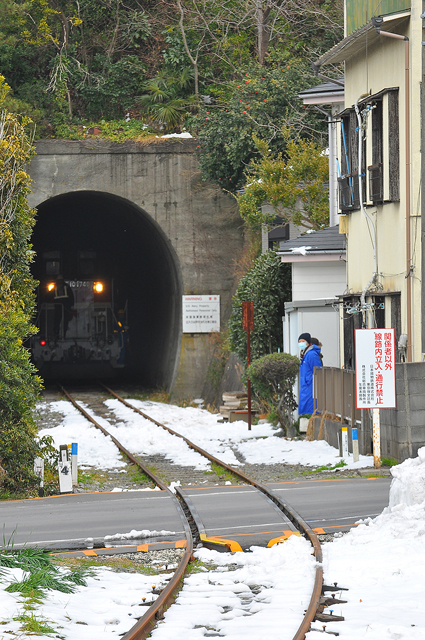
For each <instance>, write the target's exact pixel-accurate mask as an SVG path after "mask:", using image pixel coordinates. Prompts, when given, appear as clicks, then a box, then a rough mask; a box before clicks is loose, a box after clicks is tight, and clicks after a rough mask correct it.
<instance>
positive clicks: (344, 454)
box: [341, 426, 348, 458]
mask: <svg viewBox="0 0 425 640" xmlns="http://www.w3.org/2000/svg"><path fill="white" fill-rule="evenodd" d="M341 440H342V457H343V458H348V428H347V427H346V426H345V427H344V426H342V427H341Z"/></svg>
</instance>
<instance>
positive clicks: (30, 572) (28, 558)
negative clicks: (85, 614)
mask: <svg viewBox="0 0 425 640" xmlns="http://www.w3.org/2000/svg"><path fill="white" fill-rule="evenodd" d="M6 568H9V569H12V568H18V569H22V570H23V571H25V575H24V577H23V579H22V580H14V581H13V582H11V583H10V585H9V586H8V587H6V591H8V592H9V593H21V594H22V595H23V596H24V597H28V598H31V599H34V598H39V597H41V596H42V595H43V593H44V591H49V590H50V591H61V592H62V593H74V592H75V590H76V589H77V587H80V586H81V587H83V586H86V578H87V577H88V575H91V572H89V571H87V570H85V569H77V570H75V571H71V572H68V573H65V572H63V571H61V570H60V569H59V568H58V567H56V566H55V565H54V564H53V562H52V560H51V558H50V557H49V556H48V555H47V554H46V553H45V552H44V551H43V550H42V549H41V550H40V549H34V548H31V547H24V548H23V549H19V550H16V551H15V550H14V549H12V550H10V549H5V548H3V549H1V551H0V571H1V570H2V569H3V574H4V570H5V569H6Z"/></svg>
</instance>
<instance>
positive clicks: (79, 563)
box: [55, 556, 164, 576]
mask: <svg viewBox="0 0 425 640" xmlns="http://www.w3.org/2000/svg"><path fill="white" fill-rule="evenodd" d="M55 564H58V565H59V566H63V567H67V568H70V569H73V570H74V571H75V570H84V571H85V570H90V569H93V568H94V567H108V568H110V569H112V570H113V571H115V572H116V573H141V574H142V575H147V576H156V575H159V574H160V573H161V574H162V573H164V570H161V571H160V570H159V568H158V569H157V568H155V567H153V566H151V565H145V564H141V563H138V562H137V563H136V562H134V561H133V560H130V559H128V558H122V557H121V558H111V557H108V556H98V557H97V558H94V557H93V558H57V559H55Z"/></svg>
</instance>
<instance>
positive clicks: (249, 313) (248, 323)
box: [242, 301, 254, 431]
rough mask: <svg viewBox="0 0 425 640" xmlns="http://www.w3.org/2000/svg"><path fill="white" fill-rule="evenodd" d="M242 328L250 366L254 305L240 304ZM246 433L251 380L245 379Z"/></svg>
mask: <svg viewBox="0 0 425 640" xmlns="http://www.w3.org/2000/svg"><path fill="white" fill-rule="evenodd" d="M242 328H243V330H244V331H246V363H247V368H248V367H249V365H250V364H251V331H252V330H253V329H254V303H253V302H252V301H251V302H242ZM247 392H248V431H251V417H252V416H251V380H250V379H249V377H248V379H247Z"/></svg>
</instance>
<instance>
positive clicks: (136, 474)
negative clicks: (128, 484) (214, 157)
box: [128, 464, 154, 487]
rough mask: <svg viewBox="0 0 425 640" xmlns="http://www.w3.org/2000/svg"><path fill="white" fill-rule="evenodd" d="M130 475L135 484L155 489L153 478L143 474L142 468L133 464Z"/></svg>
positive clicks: (129, 470)
mask: <svg viewBox="0 0 425 640" xmlns="http://www.w3.org/2000/svg"><path fill="white" fill-rule="evenodd" d="M128 474H129V475H130V477H131V480H132V482H133V483H134V484H142V485H148V486H150V487H154V483H153V482H152V480H151V478H149V476H147V475H146V474H145V473H143V471H142V470H141V469H140V467H137V466H136V465H134V464H132V465H131V466H130V468H129V469H128Z"/></svg>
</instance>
